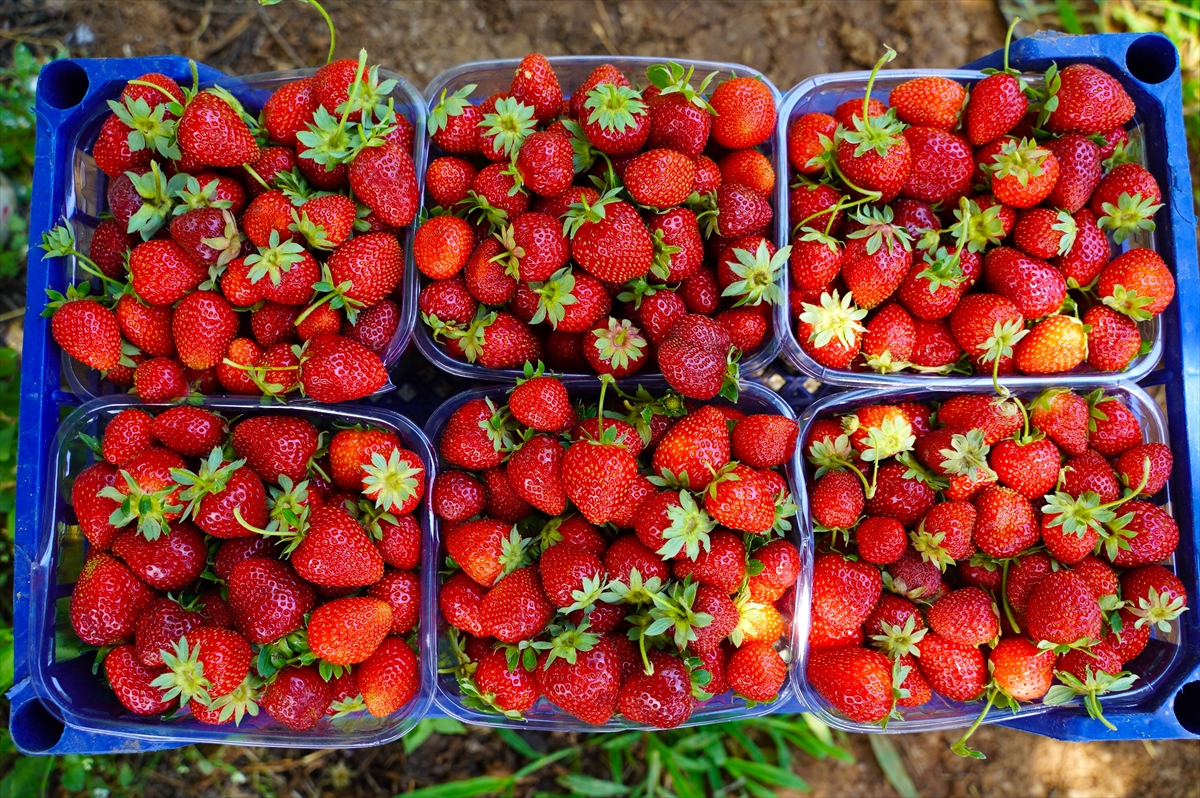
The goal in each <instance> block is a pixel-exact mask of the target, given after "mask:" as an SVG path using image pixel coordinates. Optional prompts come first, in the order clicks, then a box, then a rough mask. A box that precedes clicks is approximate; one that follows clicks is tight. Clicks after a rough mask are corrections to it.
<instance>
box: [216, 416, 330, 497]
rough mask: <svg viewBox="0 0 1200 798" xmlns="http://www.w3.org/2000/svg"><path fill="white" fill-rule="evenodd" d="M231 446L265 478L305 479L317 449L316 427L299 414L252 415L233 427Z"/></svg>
mask: <svg viewBox="0 0 1200 798" xmlns="http://www.w3.org/2000/svg"><path fill="white" fill-rule="evenodd" d="M232 442H233V449H234V451H236V452H237V453H238V456H240V457H243V458H245V460H246V465H248V466H250V468H251V469H252V470H253V471H254V473H256V474H258V475H259V476H260V477H262V478H263V479H264V480H266V481H267V482H273V483H278V482H279V477H280V476H286V477H287V478H288V479H290V480H292V482H293V483H297V482H301V481H303V480H304V478H305V476H306V475H307V473H308V462H309V460H310V459H311V458H312V457H313V455H314V454H315V453H316V451H317V446H318V441H317V428H316V427H314V426H313V425H312V424H310V423H309V422H308V421H306V420H304V419H303V418H300V417H298V416H290V415H289V416H285V415H265V416H252V417H250V418H247V419H244V420H243V421H241V422H239V423H238V424H237V426H235V427H234V428H233V440H232Z"/></svg>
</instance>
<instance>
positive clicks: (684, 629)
mask: <svg viewBox="0 0 1200 798" xmlns="http://www.w3.org/2000/svg"><path fill="white" fill-rule="evenodd" d="M699 587H700V585H699V584H698V583H696V582H693V581H692V579H691V577H690V576H689V577H687V578H686V579H684V580H683V581H682V582H677V583H675V584H674V585H672V586H671V587H670V589H669V590H668V591H666V592H661V593H656V594H655V595H654V606H653V607H651V608H650V619H651V623H650V625H649V626H646V627H644V632H643V639H644V638H645V637H657V636H658V635H662V634H666V633H668V632H671V636H672V639H673V640H674V641H675V645H676V646H677V647H678V648H679V649H681V650H682V649H684V648H686V647H687V644H688V643H690V642H691V641H693V640H695V639H696V630H697V629H703V628H704V627H705V626H708V625H709V624H710V623H712V622H713V617H712V616H711V615H709V614H708V613H707V612H696V611H695V610H693V609H692V605H693V604H695V602H696V591H697V589H698V588H699ZM672 630H674V631H672ZM642 664H643V665H644V666H645V670H646V673H647V674H649V673H653V672H654V669H653V667H652V666H651V665H650V662H649V661H648V660H647V659H646V658H645V657H643V659H642Z"/></svg>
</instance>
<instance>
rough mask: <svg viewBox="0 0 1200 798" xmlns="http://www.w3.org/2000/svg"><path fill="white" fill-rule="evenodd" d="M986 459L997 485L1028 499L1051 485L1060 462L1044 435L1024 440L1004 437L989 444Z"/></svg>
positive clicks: (1056, 478)
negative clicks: (994, 473) (991, 444)
mask: <svg viewBox="0 0 1200 798" xmlns="http://www.w3.org/2000/svg"><path fill="white" fill-rule="evenodd" d="M989 461H990V463H991V466H992V469H993V470H994V471H995V472H996V476H997V478H998V479H999V481H1000V484H1002V485H1005V486H1007V487H1009V488H1012V489H1013V490H1015V491H1016V492H1017V493H1019V494H1021V495H1022V496H1024V497H1025V498H1026V499H1029V500H1030V501H1033V500H1034V499H1037V498H1040V497H1041V496H1044V495H1046V493H1048V492H1049V491H1050V490H1051V489H1052V488H1053V487H1054V485H1055V483H1056V482H1057V481H1058V469H1059V466H1060V465H1061V462H1060V455H1059V453H1058V447H1057V446H1055V445H1054V442H1053V441H1051V440H1050V439H1048V438H1038V439H1037V440H1032V441H1028V442H1026V441H1018V440H1014V439H1012V438H1006V439H1004V440H1002V441H1000V442H999V443H997V444H996V445H995V446H993V447H992V451H991V454H990V456H989Z"/></svg>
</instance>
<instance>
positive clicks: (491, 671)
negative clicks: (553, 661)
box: [472, 648, 542, 712]
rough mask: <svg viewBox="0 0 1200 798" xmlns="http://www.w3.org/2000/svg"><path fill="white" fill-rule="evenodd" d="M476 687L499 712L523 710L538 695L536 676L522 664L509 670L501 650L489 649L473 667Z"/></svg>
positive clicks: (528, 707)
mask: <svg viewBox="0 0 1200 798" xmlns="http://www.w3.org/2000/svg"><path fill="white" fill-rule="evenodd" d="M472 678H473V679H474V683H475V688H476V689H477V690H478V692H479V693H480V694H481V695H483V696H484V697H485V698H486V697H488V696H490V697H491V698H490V701H491V703H492V705H494V706H495V708H496V709H498V710H500V711H501V712H525V711H526V710H528V709H530V708H531V707H533V705H534V704H535V703H537V700H538V699H539V698H541V695H542V694H541V691H540V690H539V689H538V685H537V677H536V676H535V675H534V674H533V673H531V672H530V671H527V670H525V669H524V668H522V667H517V668H513V669H512V670H509V668H508V661H507V658H506V657H505V654H504V651H502V650H500V649H492V648H489V649H488V650H487V652H486V653H485V654H484V655H483V656H482V658H480V660H479V662H478V665H477V666H476V668H475V673H474V674H473V676H472Z"/></svg>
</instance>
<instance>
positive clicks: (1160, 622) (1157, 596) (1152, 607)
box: [1129, 585, 1188, 634]
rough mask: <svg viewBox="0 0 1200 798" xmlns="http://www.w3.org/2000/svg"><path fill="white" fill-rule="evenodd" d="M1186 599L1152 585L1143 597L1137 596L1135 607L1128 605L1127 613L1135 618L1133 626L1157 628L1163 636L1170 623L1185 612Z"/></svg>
mask: <svg viewBox="0 0 1200 798" xmlns="http://www.w3.org/2000/svg"><path fill="white" fill-rule="evenodd" d="M1187 609H1188V608H1187V599H1186V598H1184V597H1183V596H1180V595H1177V594H1175V593H1171V592H1167V591H1163V592H1162V593H1159V592H1158V588H1156V587H1154V586H1153V585H1152V586H1151V587H1150V589H1149V590H1148V591H1147V594H1146V595H1145V596H1139V597H1138V600H1137V605H1136V606H1134V605H1132V604H1131V605H1130V606H1129V611H1130V612H1132V613H1133V614H1134V615H1136V616H1137V620H1136V621H1135V622H1134V624H1133V626H1134V628H1135V629H1141V628H1142V627H1143V626H1146V625H1149V626H1151V627H1157V628H1158V630H1159V631H1160V632H1162V633H1164V634H1166V633H1168V632H1170V631H1171V621H1173V620H1175V619H1176V618H1178V617H1179V616H1180V615H1182V614H1183V613H1184V612H1186V611H1187Z"/></svg>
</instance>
